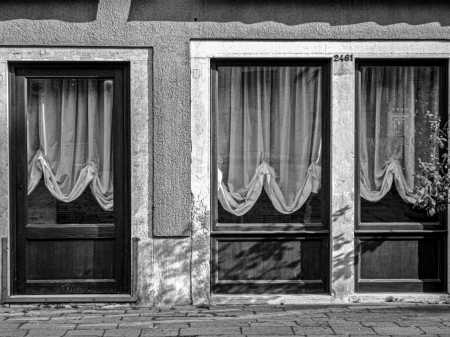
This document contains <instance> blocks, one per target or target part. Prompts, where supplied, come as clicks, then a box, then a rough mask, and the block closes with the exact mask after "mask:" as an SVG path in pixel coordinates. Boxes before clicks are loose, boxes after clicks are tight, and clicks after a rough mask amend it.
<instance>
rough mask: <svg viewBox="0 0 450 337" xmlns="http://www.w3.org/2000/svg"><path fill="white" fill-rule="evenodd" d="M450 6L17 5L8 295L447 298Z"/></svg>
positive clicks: (143, 299) (11, 78) (5, 209)
mask: <svg viewBox="0 0 450 337" xmlns="http://www.w3.org/2000/svg"><path fill="white" fill-rule="evenodd" d="M449 10H450V5H449V4H448V3H447V2H445V1H431V2H430V1H428V2H426V1H414V2H406V1H398V2H395V3H393V2H388V1H383V0H372V1H370V0H367V1H362V2H358V3H356V2H355V1H349V0H342V1H338V2H336V1H329V0H324V1H303V2H298V1H283V2H279V1H277V2H276V1H262V2H261V1H250V2H230V1H225V0H224V1H211V2H208V1H200V0H187V1H145V0H118V1H112V0H98V1H83V0H80V1H70V2H59V1H44V0H42V1H35V2H28V1H14V2H12V1H11V2H10V1H6V2H3V3H2V4H0V139H1V142H0V159H1V160H0V172H1V175H0V177H1V184H0V236H1V237H2V241H1V242H2V254H1V256H2V264H1V267H0V268H1V275H2V278H1V289H2V300H3V301H4V302H7V303H16V302H69V301H83V302H130V301H131V302H133V301H138V302H140V303H144V304H149V305H173V304H189V303H193V304H206V303H236V302H240V303H251V302H261V301H263V302H268V303H281V302H282V303H290V302H293V303H337V302H343V303H349V302H358V301H384V300H385V299H386V298H398V299H403V300H408V299H414V300H424V301H429V300H433V301H439V300H441V299H446V298H447V293H448V290H449V283H448V281H447V280H448V277H447V274H448V262H447V261H448V260H449V259H448V252H449V249H448V242H449V240H448V237H447V236H448V231H447V227H448V220H447V215H446V214H445V215H444V214H443V213H440V214H439V215H433V216H431V215H429V214H427V213H426V212H425V211H421V210H419V209H417V208H415V207H413V206H412V205H413V204H414V200H415V199H414V198H415V195H416V194H415V192H414V191H415V190H416V189H417V184H418V181H420V178H419V177H418V174H420V173H421V172H422V171H421V170H422V169H423V165H421V164H420V162H421V161H422V162H427V160H431V159H430V158H433V155H434V156H438V157H441V155H442V154H443V152H445V151H446V146H443V147H439V146H438V145H436V143H433V139H435V138H433V135H436V132H437V130H436V126H438V127H441V128H442V127H444V126H445V125H446V124H445V123H446V121H447V117H448V111H449V99H448V97H449V60H450V41H449V40H450V27H449V24H450V22H449V17H448V13H449Z"/></svg>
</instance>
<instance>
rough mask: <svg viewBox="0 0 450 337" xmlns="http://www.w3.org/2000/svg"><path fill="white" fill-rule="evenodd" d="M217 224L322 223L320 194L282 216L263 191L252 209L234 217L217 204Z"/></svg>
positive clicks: (312, 195)
mask: <svg viewBox="0 0 450 337" xmlns="http://www.w3.org/2000/svg"><path fill="white" fill-rule="evenodd" d="M217 212H218V222H219V223H315V222H321V221H322V213H321V212H322V203H321V196H320V194H315V193H313V194H311V196H310V197H309V198H308V200H307V201H306V203H305V204H304V205H303V206H302V208H300V209H299V210H298V211H297V212H294V213H292V214H282V213H280V212H278V211H277V210H276V209H275V207H273V204H272V202H271V201H270V199H269V197H268V196H267V193H266V192H265V191H263V192H262V193H261V196H260V197H259V199H258V201H257V202H256V204H255V205H254V206H253V207H252V209H251V210H250V211H249V212H248V213H246V214H244V215H242V216H236V215H233V214H231V213H229V212H227V211H226V210H224V209H223V207H222V205H221V204H220V202H217Z"/></svg>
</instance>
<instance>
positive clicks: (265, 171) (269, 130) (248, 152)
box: [215, 66, 321, 216]
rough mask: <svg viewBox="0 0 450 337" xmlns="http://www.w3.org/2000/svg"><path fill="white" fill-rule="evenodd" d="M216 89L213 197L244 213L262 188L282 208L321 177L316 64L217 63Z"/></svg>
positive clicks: (313, 189)
mask: <svg viewBox="0 0 450 337" xmlns="http://www.w3.org/2000/svg"><path fill="white" fill-rule="evenodd" d="M216 84H217V86H216V88H217V90H216V91H215V95H216V98H215V102H216V106H215V111H216V114H217V153H218V161H217V163H218V168H217V169H218V174H217V178H218V179H217V180H218V181H217V182H218V186H217V187H218V200H219V202H220V203H221V205H222V207H223V208H224V209H225V210H227V211H228V212H230V213H232V214H234V215H237V216H241V215H244V214H245V213H247V212H248V211H249V210H250V209H251V208H252V207H253V205H254V204H255V203H256V201H257V200H258V198H259V196H260V195H261V193H262V190H263V189H264V191H265V192H266V193H267V195H268V197H269V198H270V200H271V202H272V204H273V206H274V207H275V209H276V210H277V211H279V212H280V213H283V214H290V213H293V212H295V211H297V210H299V209H300V208H301V207H302V206H303V204H304V203H305V202H306V200H307V199H308V198H309V196H310V195H311V193H318V191H319V189H320V178H321V166H320V157H321V70H320V68H319V67H294V66H289V67H287V66H280V67H265V66H248V67H237V66H236V67H221V68H220V69H219V71H218V78H217V83H216Z"/></svg>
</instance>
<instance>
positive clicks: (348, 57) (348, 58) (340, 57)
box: [333, 54, 353, 62]
mask: <svg viewBox="0 0 450 337" xmlns="http://www.w3.org/2000/svg"><path fill="white" fill-rule="evenodd" d="M333 61H334V62H353V55H352V54H336V55H334V56H333Z"/></svg>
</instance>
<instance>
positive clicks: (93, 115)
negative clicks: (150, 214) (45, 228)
mask: <svg viewBox="0 0 450 337" xmlns="http://www.w3.org/2000/svg"><path fill="white" fill-rule="evenodd" d="M112 104H113V81H112V80H97V79H71V78H61V79H30V80H28V81H27V99H26V108H27V158H28V177H27V178H28V192H27V218H28V220H27V223H28V224H96V223H114V206H113V200H114V198H113V180H114V179H113V157H112V156H113V150H112V137H111V125H112V124H111V121H112Z"/></svg>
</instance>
